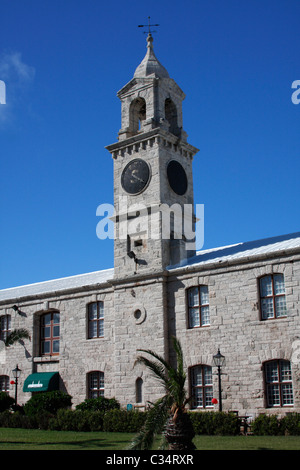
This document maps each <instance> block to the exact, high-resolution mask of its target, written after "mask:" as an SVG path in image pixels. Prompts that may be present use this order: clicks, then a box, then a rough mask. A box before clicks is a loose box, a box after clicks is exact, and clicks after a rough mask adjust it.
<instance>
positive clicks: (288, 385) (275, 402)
mask: <svg viewBox="0 0 300 470" xmlns="http://www.w3.org/2000/svg"><path fill="white" fill-rule="evenodd" d="M264 380H265V390H266V401H267V407H268V408H270V407H280V406H292V405H293V403H294V398H293V385H292V371H291V364H290V362H289V361H285V360H281V359H278V360H275V361H269V362H266V363H265V364H264Z"/></svg>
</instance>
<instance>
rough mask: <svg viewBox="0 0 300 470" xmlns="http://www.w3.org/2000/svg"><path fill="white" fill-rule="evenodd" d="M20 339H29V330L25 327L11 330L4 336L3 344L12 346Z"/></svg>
mask: <svg viewBox="0 0 300 470" xmlns="http://www.w3.org/2000/svg"><path fill="white" fill-rule="evenodd" d="M21 339H29V340H30V339H31V338H30V334H29V332H28V331H27V330H26V329H25V328H20V329H16V330H13V331H12V332H11V333H10V334H9V335H8V336H7V338H6V341H5V346H7V347H8V346H12V345H13V344H14V343H16V342H17V341H20V340H21Z"/></svg>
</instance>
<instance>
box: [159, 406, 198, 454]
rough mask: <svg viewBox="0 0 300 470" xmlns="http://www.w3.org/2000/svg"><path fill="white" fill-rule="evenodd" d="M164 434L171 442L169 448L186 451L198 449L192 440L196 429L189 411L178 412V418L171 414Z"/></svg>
mask: <svg viewBox="0 0 300 470" xmlns="http://www.w3.org/2000/svg"><path fill="white" fill-rule="evenodd" d="M164 435H165V439H166V441H167V442H168V444H169V450H178V451H181V450H182V451H185V450H195V449H196V447H195V445H194V444H193V442H192V441H193V438H194V436H195V431H194V429H193V425H192V422H191V419H190V417H189V415H188V414H187V413H182V412H181V413H178V415H177V417H176V420H174V418H173V416H171V417H170V418H169V419H168V422H167V425H166V428H165V432H164Z"/></svg>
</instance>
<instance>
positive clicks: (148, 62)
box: [134, 33, 170, 78]
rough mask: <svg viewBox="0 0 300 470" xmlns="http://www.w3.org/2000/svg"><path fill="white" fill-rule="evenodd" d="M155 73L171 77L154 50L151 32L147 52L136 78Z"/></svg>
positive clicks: (136, 71) (137, 70)
mask: <svg viewBox="0 0 300 470" xmlns="http://www.w3.org/2000/svg"><path fill="white" fill-rule="evenodd" d="M152 74H154V75H155V76H156V77H158V78H170V76H169V74H168V72H167V70H166V69H165V67H164V66H163V65H161V63H160V62H159V60H158V59H157V58H156V56H155V54H154V50H153V37H152V35H151V33H149V34H148V37H147V53H146V55H145V57H144V59H143V60H142V62H141V63H140V65H139V66H138V67H137V68H136V70H135V73H134V78H145V77H148V76H149V75H152Z"/></svg>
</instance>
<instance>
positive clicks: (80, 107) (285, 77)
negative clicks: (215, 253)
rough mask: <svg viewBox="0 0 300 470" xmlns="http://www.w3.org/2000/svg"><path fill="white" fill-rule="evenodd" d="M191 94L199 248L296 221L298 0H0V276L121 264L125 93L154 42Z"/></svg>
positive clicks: (188, 114)
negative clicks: (118, 197)
mask: <svg viewBox="0 0 300 470" xmlns="http://www.w3.org/2000/svg"><path fill="white" fill-rule="evenodd" d="M148 16H151V21H152V22H153V23H159V24H160V26H159V27H158V28H156V31H157V32H156V33H155V34H154V50H155V53H156V55H157V57H158V59H159V60H160V62H161V63H162V64H163V65H164V66H165V67H166V69H167V70H168V72H169V74H170V76H171V77H172V78H174V80H175V81H176V82H177V83H178V85H179V86H180V87H181V88H182V89H183V91H184V92H185V94H186V99H185V101H184V104H183V113H184V114H183V122H184V129H185V131H186V132H187V133H188V136H189V137H188V141H189V143H190V144H192V145H194V146H195V147H198V148H199V149H200V152H199V153H198V154H197V155H196V156H195V159H194V163H193V167H194V193H195V203H199V204H204V208H205V209H204V210H205V231H204V247H203V248H204V249H205V248H211V247H217V246H223V245H227V244H232V243H237V242H243V241H250V240H256V239H260V238H266V237H270V236H276V235H281V234H286V233H292V232H296V231H299V170H300V168H299V166H300V165H299V155H300V132H299V128H300V104H298V105H297V104H294V103H293V102H292V100H291V96H292V93H293V91H294V90H293V89H292V88H291V86H292V83H293V82H294V81H295V80H300V65H299V50H300V35H299V18H300V2H299V1H298V0H282V1H281V0H251V1H250V0H247V1H246V0H244V1H241V0H235V1H234V0H186V1H185V2H182V1H179V0H159V1H158V0H152V1H151V2H141V1H139V2H137V1H127V2H124V1H119V0H117V1H114V2H104V1H100V0H51V1H49V0H42V1H41V0H26V1H24V0H0V80H3V81H4V82H5V84H6V104H5V105H3V104H2V105H0V159H1V168H0V170H1V171H0V211H1V212H0V217H1V218H0V221H1V232H0V247H1V266H0V288H1V289H4V288H7V287H13V286H17V285H23V284H29V283H34V282H39V281H44V280H47V279H53V278H60V277H64V276H71V275H74V274H80V273H84V272H91V271H96V270H100V269H105V268H110V267H113V242H112V241H111V240H106V241H101V240H99V239H98V238H97V236H96V226H97V223H98V222H99V218H97V217H96V209H97V207H98V205H99V204H102V203H110V204H112V203H113V163H112V159H111V156H110V154H109V152H108V151H107V150H105V148H104V147H105V146H106V145H109V144H111V143H114V142H116V141H117V134H118V131H119V129H120V127H121V126H120V110H121V107H120V102H119V100H118V98H117V97H116V93H117V91H118V90H119V89H121V88H122V87H123V86H124V85H125V84H126V83H127V82H129V81H130V80H131V78H132V76H133V73H134V71H135V68H136V67H137V66H138V64H139V63H140V62H141V60H142V59H143V57H144V55H145V53H146V36H145V35H144V34H143V32H142V30H141V29H140V28H138V27H137V25H138V24H141V23H144V24H145V23H147V18H148Z"/></svg>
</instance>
